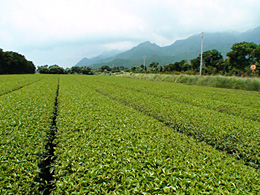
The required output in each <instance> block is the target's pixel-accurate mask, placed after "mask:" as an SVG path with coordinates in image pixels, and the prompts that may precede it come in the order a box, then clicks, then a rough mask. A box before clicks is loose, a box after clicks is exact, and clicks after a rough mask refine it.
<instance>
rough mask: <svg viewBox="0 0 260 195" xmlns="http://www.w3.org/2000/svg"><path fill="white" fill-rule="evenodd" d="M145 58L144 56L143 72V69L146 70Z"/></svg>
mask: <svg viewBox="0 0 260 195" xmlns="http://www.w3.org/2000/svg"><path fill="white" fill-rule="evenodd" d="M145 57H146V56H145V55H144V71H145V69H146V68H145Z"/></svg>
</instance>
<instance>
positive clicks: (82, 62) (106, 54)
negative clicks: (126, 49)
mask: <svg viewBox="0 0 260 195" xmlns="http://www.w3.org/2000/svg"><path fill="white" fill-rule="evenodd" d="M121 52H122V51H120V50H112V51H106V52H103V53H102V54H101V55H99V56H96V57H93V58H86V57H84V58H82V59H81V60H80V61H79V62H78V63H77V64H75V65H74V66H91V65H92V64H96V63H102V61H103V60H104V59H108V58H110V57H111V56H115V55H117V54H119V53H121Z"/></svg>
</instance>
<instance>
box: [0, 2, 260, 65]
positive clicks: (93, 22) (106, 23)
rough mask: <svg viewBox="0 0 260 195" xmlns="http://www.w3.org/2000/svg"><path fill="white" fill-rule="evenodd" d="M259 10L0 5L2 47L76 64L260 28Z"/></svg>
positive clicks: (232, 5) (255, 5)
mask: <svg viewBox="0 0 260 195" xmlns="http://www.w3.org/2000/svg"><path fill="white" fill-rule="evenodd" d="M259 7H260V1H258V0H229V1H226V0H198V1H194V0H182V1H179V0H124V1H122V0H109V1H107V0H45V1H42V0H23V1H21V0H10V1H0V12H1V15H0V43H1V45H0V47H2V48H3V49H4V50H13V51H17V50H18V51H20V52H21V53H23V52H25V53H23V54H25V55H26V54H28V55H30V57H31V60H33V61H35V62H37V63H40V62H41V64H44V60H45V59H47V58H51V57H48V56H52V55H53V60H55V59H57V62H56V63H57V64H61V63H59V62H61V59H62V58H63V56H68V55H71V58H74V59H75V60H80V59H76V57H78V56H82V55H83V56H82V57H90V56H93V55H95V53H96V55H98V54H100V53H102V52H103V50H107V49H109V48H111V49H120V48H121V49H128V48H131V47H132V46H133V45H134V44H138V43H140V42H143V41H147V40H148V41H151V42H155V43H157V44H158V45H161V46H164V45H167V44H171V43H173V42H174V41H175V40H176V39H180V38H186V37H187V36H190V35H192V34H195V33H199V32H201V31H204V32H209V31H226V30H239V31H245V30H247V29H249V28H254V27H257V26H259V25H260V23H259V21H260V12H259ZM70 47H71V49H69V48H70ZM117 47H118V48H117ZM65 48H66V49H65ZM41 51H42V54H46V58H42V57H41ZM47 51H52V53H51V55H47V53H48V52H47ZM77 54H78V55H77ZM34 56H35V57H34ZM55 56H56V57H55ZM80 58H81V57H80ZM39 59H41V60H39ZM45 61H47V60H45ZM62 63H64V60H62ZM67 64H69V63H67ZM61 65H62V64H61Z"/></svg>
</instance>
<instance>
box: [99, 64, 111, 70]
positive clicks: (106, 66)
mask: <svg viewBox="0 0 260 195" xmlns="http://www.w3.org/2000/svg"><path fill="white" fill-rule="evenodd" d="M110 70H111V68H110V67H109V66H108V65H103V66H102V67H101V68H100V71H101V72H105V71H110Z"/></svg>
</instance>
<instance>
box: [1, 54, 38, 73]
mask: <svg viewBox="0 0 260 195" xmlns="http://www.w3.org/2000/svg"><path fill="white" fill-rule="evenodd" d="M34 72H35V66H34V64H33V63H32V62H31V61H28V60H26V58H25V57H24V56H23V55H21V54H19V53H16V52H12V51H7V52H3V50H2V49H0V74H33V73H34Z"/></svg>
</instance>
